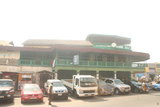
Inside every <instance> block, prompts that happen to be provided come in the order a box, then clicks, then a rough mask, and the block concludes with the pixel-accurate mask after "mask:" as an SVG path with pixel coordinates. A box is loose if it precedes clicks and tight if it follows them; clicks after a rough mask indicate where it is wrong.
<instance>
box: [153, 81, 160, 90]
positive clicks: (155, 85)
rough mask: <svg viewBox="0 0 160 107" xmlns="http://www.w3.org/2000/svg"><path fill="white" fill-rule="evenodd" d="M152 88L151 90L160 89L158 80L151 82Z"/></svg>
mask: <svg viewBox="0 0 160 107" xmlns="http://www.w3.org/2000/svg"><path fill="white" fill-rule="evenodd" d="M152 89H153V90H157V91H160V81H158V82H156V83H153V85H152Z"/></svg>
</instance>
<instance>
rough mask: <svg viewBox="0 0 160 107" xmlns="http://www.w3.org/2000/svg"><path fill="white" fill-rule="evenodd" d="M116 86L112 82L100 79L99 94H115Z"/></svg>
mask: <svg viewBox="0 0 160 107" xmlns="http://www.w3.org/2000/svg"><path fill="white" fill-rule="evenodd" d="M114 89H115V87H114V86H113V85H112V84H109V83H105V82H104V81H103V80H98V95H113V94H114Z"/></svg>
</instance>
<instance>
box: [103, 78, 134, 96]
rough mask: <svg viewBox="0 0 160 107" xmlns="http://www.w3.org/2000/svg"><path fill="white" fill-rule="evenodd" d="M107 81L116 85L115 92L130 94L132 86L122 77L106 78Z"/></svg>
mask: <svg viewBox="0 0 160 107" xmlns="http://www.w3.org/2000/svg"><path fill="white" fill-rule="evenodd" d="M104 81H105V82H106V83H109V84H112V85H113V86H114V87H115V90H114V94H121V93H125V94H129V93H130V91H131V87H130V86H129V85H127V84H124V83H123V82H122V81H121V80H120V79H113V78H105V79H104Z"/></svg>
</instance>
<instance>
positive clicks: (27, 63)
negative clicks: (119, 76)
mask: <svg viewBox="0 0 160 107" xmlns="http://www.w3.org/2000/svg"><path fill="white" fill-rule="evenodd" d="M19 65H22V66H44V67H51V66H52V64H51V60H24V59H21V60H19ZM55 66H80V67H97V68H99V67H102V68H145V67H146V66H147V64H142V63H121V62H103V61H86V60H80V61H79V64H77V65H76V64H74V63H73V60H69V59H67V60H66V59H57V60H56V61H55Z"/></svg>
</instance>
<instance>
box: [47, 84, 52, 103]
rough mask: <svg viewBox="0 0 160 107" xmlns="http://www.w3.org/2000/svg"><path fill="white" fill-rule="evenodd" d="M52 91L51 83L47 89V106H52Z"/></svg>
mask: <svg viewBox="0 0 160 107" xmlns="http://www.w3.org/2000/svg"><path fill="white" fill-rule="evenodd" d="M52 89H53V84H52V83H51V84H50V85H49V87H48V101H49V103H48V104H49V105H52V104H51V101H52Z"/></svg>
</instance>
